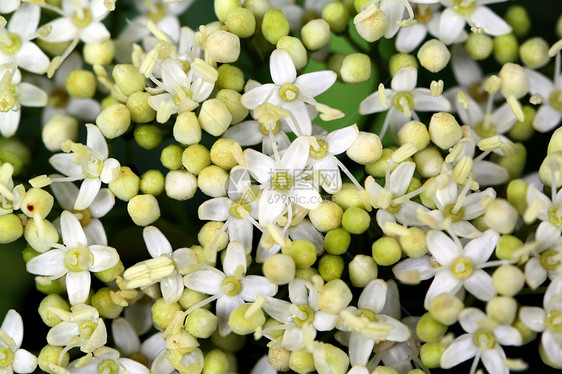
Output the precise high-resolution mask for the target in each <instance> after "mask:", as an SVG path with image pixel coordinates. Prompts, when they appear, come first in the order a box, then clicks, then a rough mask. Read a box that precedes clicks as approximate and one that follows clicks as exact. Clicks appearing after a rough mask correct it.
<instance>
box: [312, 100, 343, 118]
mask: <svg viewBox="0 0 562 374" xmlns="http://www.w3.org/2000/svg"><path fill="white" fill-rule="evenodd" d="M315 108H316V110H317V111H318V112H319V113H320V119H322V121H333V120H336V119H340V118H343V117H345V113H344V112H342V111H341V110H338V109H335V108H332V107H330V106H328V105H326V104H320V103H319V104H317V105H316V106H315Z"/></svg>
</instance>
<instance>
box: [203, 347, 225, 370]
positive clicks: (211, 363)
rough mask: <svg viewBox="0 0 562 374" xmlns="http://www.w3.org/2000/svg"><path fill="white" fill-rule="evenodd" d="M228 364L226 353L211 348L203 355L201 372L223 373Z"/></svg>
mask: <svg viewBox="0 0 562 374" xmlns="http://www.w3.org/2000/svg"><path fill="white" fill-rule="evenodd" d="M229 366H230V364H229V362H228V357H227V356H226V354H225V353H224V352H223V351H221V350H220V349H213V350H212V351H210V352H209V353H207V354H206V355H205V364H204V366H203V374H225V373H226V372H227V371H228V368H229Z"/></svg>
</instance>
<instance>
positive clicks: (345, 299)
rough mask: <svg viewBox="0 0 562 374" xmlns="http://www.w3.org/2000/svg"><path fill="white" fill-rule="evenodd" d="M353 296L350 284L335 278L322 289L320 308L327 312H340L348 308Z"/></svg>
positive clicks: (319, 299)
mask: <svg viewBox="0 0 562 374" xmlns="http://www.w3.org/2000/svg"><path fill="white" fill-rule="evenodd" d="M352 298H353V295H352V294H351V290H350V289H349V287H348V285H347V284H346V283H345V282H344V281H342V280H341V279H334V280H331V281H329V282H328V283H326V284H325V285H324V286H323V287H322V288H321V289H320V292H319V293H318V308H319V309H320V310H321V311H323V312H326V313H331V314H338V313H339V312H341V311H343V310H344V309H345V308H347V306H348V305H349V303H350V302H351V299H352Z"/></svg>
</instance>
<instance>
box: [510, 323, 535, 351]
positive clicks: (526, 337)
mask: <svg viewBox="0 0 562 374" xmlns="http://www.w3.org/2000/svg"><path fill="white" fill-rule="evenodd" d="M513 327H515V328H516V329H517V331H519V333H520V334H521V337H522V338H523V344H529V343H530V342H532V341H533V340H535V339H536V338H537V333H536V332H535V331H533V330H531V329H529V328H528V327H527V326H525V324H524V323H523V322H522V321H521V319H519V318H517V319H516V320H515V322H514V323H513ZM539 353H540V347H539Z"/></svg>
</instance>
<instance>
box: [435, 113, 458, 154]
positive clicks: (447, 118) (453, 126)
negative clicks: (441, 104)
mask: <svg viewBox="0 0 562 374" xmlns="http://www.w3.org/2000/svg"><path fill="white" fill-rule="evenodd" d="M429 137H430V138H431V141H432V142H433V143H434V144H435V145H436V146H438V147H439V148H441V149H443V150H448V149H449V148H451V147H452V146H454V145H455V144H457V142H458V141H459V140H461V138H462V129H461V127H460V125H459V123H458V122H457V120H456V119H455V117H454V116H453V115H452V114H449V113H444V112H441V113H435V114H434V115H433V116H431V120H430V122H429Z"/></svg>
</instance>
